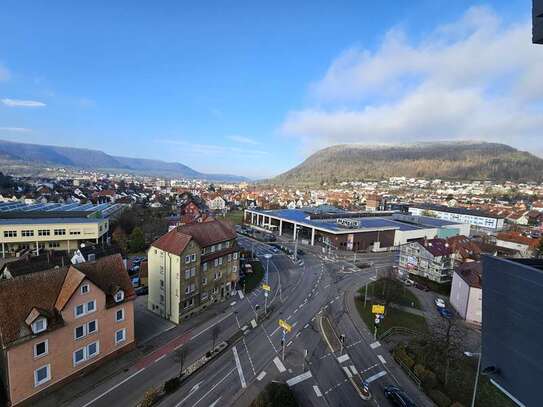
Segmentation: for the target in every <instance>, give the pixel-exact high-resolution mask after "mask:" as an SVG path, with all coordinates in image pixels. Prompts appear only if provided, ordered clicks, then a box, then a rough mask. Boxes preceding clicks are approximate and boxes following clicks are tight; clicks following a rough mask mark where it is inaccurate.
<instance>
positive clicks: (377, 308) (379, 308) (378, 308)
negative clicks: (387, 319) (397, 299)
mask: <svg viewBox="0 0 543 407" xmlns="http://www.w3.org/2000/svg"><path fill="white" fill-rule="evenodd" d="M371 313H372V314H384V313H385V306H384V305H378V304H374V305H372V307H371Z"/></svg>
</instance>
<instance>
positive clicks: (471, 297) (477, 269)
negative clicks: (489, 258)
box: [450, 261, 483, 325]
mask: <svg viewBox="0 0 543 407" xmlns="http://www.w3.org/2000/svg"><path fill="white" fill-rule="evenodd" d="M481 269H482V266H481V263H480V262H474V261H472V262H467V263H464V264H462V265H460V267H458V268H457V269H455V271H454V273H453V278H452V285H451V295H450V303H451V305H452V306H453V308H454V309H455V310H456V312H458V314H459V315H460V316H461V317H462V318H463V319H465V320H466V321H468V322H471V323H474V324H479V325H480V324H481V322H482V317H483V291H482V277H481V273H482V271H481Z"/></svg>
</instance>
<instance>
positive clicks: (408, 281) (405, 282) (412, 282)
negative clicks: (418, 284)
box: [403, 278, 415, 287]
mask: <svg viewBox="0 0 543 407" xmlns="http://www.w3.org/2000/svg"><path fill="white" fill-rule="evenodd" d="M403 283H404V284H405V285H406V286H408V287H412V286H414V285H415V282H414V281H413V280H411V279H409V278H407V279H405V280H403Z"/></svg>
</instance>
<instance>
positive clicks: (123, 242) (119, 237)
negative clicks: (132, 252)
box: [111, 226, 128, 254]
mask: <svg viewBox="0 0 543 407" xmlns="http://www.w3.org/2000/svg"><path fill="white" fill-rule="evenodd" d="M111 239H112V240H113V243H115V245H117V247H118V248H119V250H120V251H121V253H122V254H126V252H127V250H128V237H127V236H126V233H125V232H124V230H123V229H122V228H121V227H119V226H117V227H116V228H115V229H114V230H113V233H112V234H111Z"/></svg>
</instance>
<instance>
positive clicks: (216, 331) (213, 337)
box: [211, 325, 221, 352]
mask: <svg viewBox="0 0 543 407" xmlns="http://www.w3.org/2000/svg"><path fill="white" fill-rule="evenodd" d="M220 333H221V327H220V326H219V325H215V326H214V327H213V329H212V330H211V341H212V345H211V352H213V350H214V349H215V342H216V341H217V338H218V337H219V335H220Z"/></svg>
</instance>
